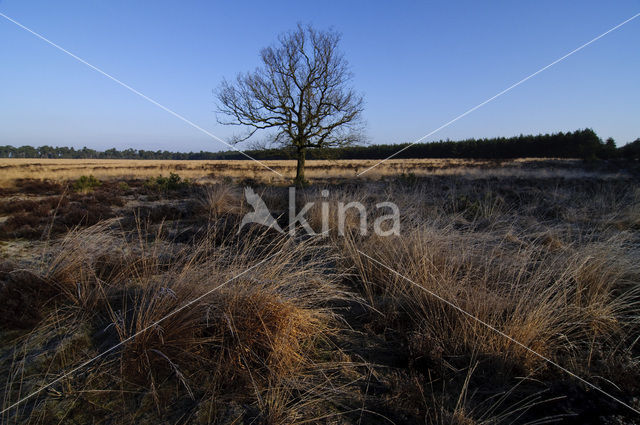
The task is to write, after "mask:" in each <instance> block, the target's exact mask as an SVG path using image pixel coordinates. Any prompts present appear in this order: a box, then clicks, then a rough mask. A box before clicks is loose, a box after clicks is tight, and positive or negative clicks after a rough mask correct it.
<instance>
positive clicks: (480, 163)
mask: <svg viewBox="0 0 640 425" xmlns="http://www.w3.org/2000/svg"><path fill="white" fill-rule="evenodd" d="M262 162H263V163H264V164H265V165H267V166H268V167H269V168H271V169H273V170H275V171H277V172H278V173H280V174H281V175H282V176H283V177H280V176H278V175H277V174H274V173H273V172H271V171H270V170H268V169H267V168H266V167H262V166H260V165H258V164H256V163H255V162H252V161H223V160H220V161H177V160H162V161H160V160H148V161H147V160H116V159H91V160H83V159H8V158H4V159H0V186H1V185H5V186H6V185H8V184H10V183H11V182H12V181H13V180H16V179H21V178H25V177H27V178H38V179H48V180H54V181H59V182H64V181H67V180H74V179H77V178H79V177H80V176H83V175H93V176H95V177H96V178H98V179H101V180H118V179H144V178H148V177H156V176H158V175H167V174H169V173H172V172H173V173H178V174H179V175H180V176H182V177H184V178H189V179H194V180H198V181H208V182H212V181H213V182H215V181H220V180H222V179H224V178H225V177H229V178H232V179H252V180H254V181H257V182H264V183H271V184H282V183H288V182H290V181H291V179H292V178H293V177H294V176H295V167H296V162H295V160H290V161H284V160H283V161H262ZM377 162H379V161H378V160H310V161H307V172H306V174H307V178H308V179H309V180H311V181H326V180H332V179H352V178H354V177H356V176H357V175H358V174H359V173H361V172H363V171H365V170H366V169H368V168H369V167H371V166H373V165H375V164H376V163H377ZM549 164H551V165H552V166H551V167H549ZM498 165H499V167H498ZM532 169H533V170H535V174H536V175H537V176H540V175H541V174H544V173H547V174H546V175H547V176H550V175H559V176H564V175H567V172H569V170H575V169H579V170H580V171H583V170H582V167H581V161H579V160H558V159H554V160H541V159H515V160H501V161H495V160H465V159H391V160H389V161H386V162H384V163H383V164H382V165H380V166H378V167H376V168H374V169H372V170H370V171H368V172H367V173H365V174H364V175H363V177H362V178H366V179H378V178H382V177H389V176H397V175H399V174H414V175H416V176H429V175H434V174H435V175H437V174H442V175H449V174H469V173H479V174H481V175H482V176H485V177H486V176H487V174H491V173H494V174H495V173H498V174H513V173H523V172H527V171H530V170H532Z"/></svg>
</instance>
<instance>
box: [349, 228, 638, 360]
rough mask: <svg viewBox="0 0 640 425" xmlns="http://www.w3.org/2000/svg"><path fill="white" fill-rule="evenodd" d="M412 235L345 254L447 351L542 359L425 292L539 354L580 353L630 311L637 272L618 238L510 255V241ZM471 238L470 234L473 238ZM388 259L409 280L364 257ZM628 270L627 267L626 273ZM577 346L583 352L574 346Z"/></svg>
mask: <svg viewBox="0 0 640 425" xmlns="http://www.w3.org/2000/svg"><path fill="white" fill-rule="evenodd" d="M409 234H410V235H411V236H409V237H407V236H405V237H403V238H397V239H395V240H392V241H387V243H385V244H383V243H381V241H379V240H376V239H375V238H371V239H369V240H367V241H365V242H364V243H360V244H359V245H356V244H355V243H353V242H352V243H349V244H348V245H347V248H346V249H347V253H348V254H349V255H350V256H351V258H353V261H354V264H355V265H356V267H357V270H358V274H359V275H360V276H361V277H362V281H363V283H364V285H365V286H364V288H363V289H364V291H365V293H366V294H367V296H368V299H369V300H370V302H372V303H373V304H374V305H376V303H377V300H379V299H380V295H383V296H384V297H385V298H387V299H388V298H391V299H395V300H397V301H396V307H395V308H397V309H400V311H396V312H395V314H399V313H400V312H402V313H405V314H407V315H408V317H409V318H410V319H411V320H412V321H413V322H414V323H415V324H414V326H416V327H417V329H418V335H424V336H423V337H424V338H425V340H426V341H430V343H431V344H437V345H438V346H439V349H440V350H443V351H445V352H448V353H468V352H472V351H474V350H479V351H480V352H481V353H485V354H487V355H490V356H497V357H500V358H502V359H503V360H504V361H505V362H508V363H510V364H513V365H517V366H518V367H520V368H522V369H523V370H524V371H529V372H533V371H534V370H536V368H538V367H541V366H542V367H546V366H547V365H546V364H545V361H544V360H542V359H541V358H539V357H538V356H536V355H534V354H533V353H531V352H530V351H527V350H525V349H524V348H522V347H521V346H518V345H517V344H514V343H513V342H512V341H509V340H508V339H506V338H504V337H502V336H500V335H499V334H497V333H495V332H494V331H492V330H491V329H489V328H488V327H486V326H484V325H482V324H481V323H478V322H476V321H473V320H470V319H469V318H468V317H465V316H464V315H462V314H460V313H459V312H457V311H455V309H452V308H451V306H448V305H447V304H446V303H444V302H443V301H441V300H438V299H437V298H436V297H434V296H433V295H432V294H436V295H437V296H439V297H442V298H443V299H444V300H446V301H448V302H451V303H452V304H454V305H456V306H458V307H460V308H461V309H462V310H464V311H466V312H468V313H470V314H471V315H473V316H475V317H477V318H479V319H481V320H482V321H484V322H486V323H488V324H490V325H491V326H494V327H495V328H497V329H499V330H501V331H503V332H505V333H506V334H507V335H509V336H510V337H512V338H514V339H515V340H517V341H519V342H521V343H522V344H524V345H526V346H527V347H529V348H531V349H532V350H533V351H536V352H537V353H539V354H541V355H543V356H545V357H549V358H557V357H558V356H568V361H569V364H572V365H575V364H576V363H577V364H582V365H585V364H586V363H585V362H586V361H588V359H587V358H581V356H584V355H586V354H588V353H590V352H592V351H593V350H594V349H595V346H594V344H596V343H597V341H602V342H606V341H608V340H609V339H612V338H616V337H619V336H620V335H621V333H622V330H623V328H624V327H625V323H628V322H629V318H630V316H631V315H632V314H633V304H632V300H633V297H634V296H637V287H635V285H634V284H633V282H635V281H637V280H635V279H637V277H638V276H639V275H638V274H637V273H638V270H635V268H633V267H632V265H631V264H630V263H628V261H627V260H625V259H624V258H620V255H621V252H622V251H621V249H620V248H616V245H617V246H620V245H619V243H620V242H619V241H607V242H605V243H603V244H593V245H591V244H587V245H586V246H584V247H571V248H566V249H564V250H561V251H560V252H557V250H556V251H548V250H547V248H546V247H545V246H544V245H534V244H532V245H530V246H529V247H527V248H524V249H520V250H519V251H518V252H517V253H516V255H513V254H511V253H510V252H509V250H508V246H506V245H501V244H500V243H498V244H495V245H494V244H492V243H491V241H482V240H477V239H475V240H474V239H471V238H469V237H466V236H465V235H464V234H462V235H460V234H458V235H455V234H454V235H446V234H444V233H443V232H439V231H434V230H429V229H415V230H413V231H411V232H409ZM476 237H477V236H476ZM358 250H361V251H363V252H364V253H366V254H367V255H370V256H371V257H373V258H375V259H376V260H378V261H380V262H381V263H383V264H387V265H390V267H392V268H393V269H394V270H397V271H398V272H399V273H402V275H404V276H406V277H407V278H409V279H411V280H412V281H413V282H414V283H415V285H414V284H412V283H410V282H408V281H407V280H406V279H403V278H401V277H399V276H398V275H395V274H393V273H392V272H390V271H389V270H386V269H384V268H383V267H381V266H379V265H377V264H376V263H375V262H373V261H371V260H369V259H368V258H366V257H365V256H363V255H362V254H360V253H359V252H358ZM632 270H634V271H632ZM578 347H580V349H578Z"/></svg>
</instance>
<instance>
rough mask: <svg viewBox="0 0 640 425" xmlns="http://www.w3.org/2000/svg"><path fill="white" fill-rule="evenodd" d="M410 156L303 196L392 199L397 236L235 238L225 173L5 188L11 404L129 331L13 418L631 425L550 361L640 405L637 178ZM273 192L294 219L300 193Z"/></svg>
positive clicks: (4, 332)
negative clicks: (292, 197)
mask: <svg viewBox="0 0 640 425" xmlns="http://www.w3.org/2000/svg"><path fill="white" fill-rule="evenodd" d="M397 164H398V165H395V164H394V163H391V164H385V166H386V167H388V168H387V169H386V170H385V171H384V172H382V173H380V174H378V175H377V177H383V176H384V175H385V173H388V175H389V176H390V177H389V178H386V179H380V180H375V181H366V180H363V181H359V182H356V181H354V180H343V181H336V180H333V178H332V177H331V176H327V177H326V178H325V180H324V181H323V182H322V183H317V184H315V185H312V186H310V187H308V188H305V189H301V190H300V193H299V199H297V204H298V205H297V207H298V209H300V208H301V207H302V205H304V204H305V203H306V202H311V201H319V200H322V201H325V202H327V203H328V204H329V205H330V208H331V211H334V206H335V204H336V203H337V202H340V201H356V200H357V201H359V202H361V203H363V204H364V205H366V206H371V205H374V204H375V203H377V202H380V201H385V200H393V201H394V202H395V203H396V204H398V206H399V207H400V210H401V220H402V223H401V233H400V235H396V236H389V237H380V236H376V235H375V234H372V233H371V232H369V233H367V234H365V235H362V234H360V233H359V232H358V226H359V217H358V215H357V213H356V211H355V210H353V211H352V213H353V214H350V215H348V216H347V218H346V223H345V224H344V228H345V232H344V233H345V235H344V236H342V235H340V234H339V232H338V231H337V229H338V227H339V223H338V219H337V217H336V216H335V214H332V215H330V217H329V221H330V222H329V228H330V230H329V232H328V235H327V236H326V237H320V236H316V237H307V236H305V237H296V238H290V237H289V236H288V235H282V234H280V233H278V232H277V231H275V230H267V229H266V228H265V227H262V226H260V225H254V226H247V227H245V228H243V230H242V231H241V232H240V233H238V226H239V223H240V221H241V219H242V217H243V215H244V213H245V212H247V208H248V207H247V205H245V204H244V198H243V196H242V187H241V186H240V185H238V184H237V183H234V182H233V181H231V180H230V179H226V180H225V181H218V182H216V183H211V182H200V183H194V182H188V183H187V184H185V182H184V179H182V178H180V175H178V174H170V175H169V177H160V178H156V177H154V178H153V182H152V183H150V182H149V181H145V180H144V177H146V176H144V177H143V178H141V179H138V180H135V179H133V180H127V181H126V183H125V182H124V181H122V180H120V181H119V180H117V179H109V180H104V181H103V182H102V185H100V186H96V187H95V188H94V190H93V191H91V192H88V193H80V192H76V191H69V190H66V189H65V186H64V185H63V184H56V183H51V182H46V181H27V180H23V181H16V182H15V183H14V186H13V187H6V188H4V191H3V196H4V199H3V200H2V203H0V214H1V215H2V216H3V217H4V219H3V220H2V221H0V235H1V236H2V239H3V242H2V243H3V245H2V255H3V257H4V261H3V262H2V263H0V299H2V300H3V305H2V308H1V309H0V376H2V380H3V386H2V387H0V392H1V393H2V400H3V402H2V409H3V410H4V409H6V408H8V407H9V406H11V405H12V403H15V402H16V401H18V400H20V399H21V398H22V397H24V396H26V395H28V394H30V393H31V392H32V391H34V390H36V389H38V388H39V387H41V386H42V385H45V384H47V383H49V382H51V381H53V380H54V379H55V378H56V377H58V376H61V375H62V374H63V373H65V372H68V371H70V370H73V369H74V368H75V367H77V366H79V365H81V364H82V363H83V362H85V361H86V360H87V359H90V358H92V357H93V356H95V355H97V354H99V353H103V352H105V350H107V349H109V348H110V347H113V346H114V345H116V344H120V345H119V346H118V347H117V348H116V349H114V350H113V351H111V352H109V353H107V354H105V355H104V356H102V357H100V358H98V359H96V360H95V362H93V363H92V364H90V365H87V366H86V367H84V368H81V369H80V370H78V371H77V372H75V373H73V374H72V375H70V376H68V377H65V378H64V379H62V380H60V381H59V382H57V383H56V384H55V385H53V386H51V387H50V388H48V389H47V390H46V391H43V392H41V393H39V394H37V395H36V396H34V397H33V398H31V399H29V400H28V401H26V402H24V403H23V404H21V405H20V406H18V407H15V408H11V409H9V410H7V411H6V412H4V413H3V414H2V415H0V422H2V423H8V424H27V423H29V424H32V423H33V424H40V423H42V424H48V423H105V424H106V423H111V424H125V423H126V424H128V423H133V422H135V423H154V424H155V423H196V424H198V423H219V424H237V423H261V424H294V423H319V424H359V423H373V424H386V423H396V424H418V423H421V424H422V423H427V424H507V423H509V424H510V423H620V424H627V423H628V424H631V423H634V421H636V420H637V418H636V417H635V416H634V413H633V412H632V411H631V410H629V409H627V408H625V407H624V406H622V405H620V404H618V403H616V402H615V401H613V400H611V399H610V398H608V397H606V396H604V395H602V394H600V393H598V392H597V391H594V390H593V389H591V388H589V387H588V386H586V385H584V384H583V383H582V382H580V381H579V380H576V379H574V378H572V377H571V376H570V375H568V374H566V373H564V372H562V371H560V370H559V369H558V368H556V367H555V366H553V365H551V364H549V363H548V362H547V361H546V360H544V359H542V358H541V357H539V356H538V355H537V354H540V355H542V356H544V357H545V358H547V359H550V360H552V361H554V362H556V363H558V364H559V365H561V366H562V367H564V368H566V369H568V370H570V371H572V372H574V373H576V374H577V375H579V376H581V377H583V378H584V379H587V380H588V381H590V382H592V383H593V384H594V385H597V386H598V387H600V388H602V389H603V390H605V391H607V392H608V393H610V394H612V395H614V396H615V397H616V398H618V399H620V400H622V401H624V402H625V403H628V404H630V405H631V406H634V407H635V408H640V405H639V402H638V400H639V397H640V386H639V385H638V382H640V369H639V368H638V365H639V362H640V345H639V344H638V335H640V309H639V305H640V267H639V266H638V265H639V264H640V261H639V260H640V245H639V244H640V233H639V232H640V185H639V184H638V179H637V178H636V177H635V176H634V173H635V171H634V170H633V169H630V168H627V169H613V168H607V167H608V166H604V165H603V166H599V167H595V168H593V167H592V166H591V165H589V164H584V163H581V162H575V163H574V162H560V161H558V162H553V161H547V162H533V163H530V162H507V163H504V164H495V163H482V162H478V163H475V164H474V165H473V166H471V165H470V164H467V163H463V164H465V165H464V166H462V167H461V166H459V164H461V163H454V162H452V163H447V165H446V166H445V165H443V164H442V163H440V164H438V163H433V162H432V163H430V164H432V165H433V168H431V169H429V170H425V168H424V167H425V163H424V162H422V163H419V162H418V164H421V167H418V166H416V167H415V168H411V164H412V163H411V162H410V161H409V162H405V163H404V164H402V163H401V162H398V163H397ZM434 164H435V165H434ZM456 164H458V165H456ZM345 166H346V165H345ZM355 166H356V167H357V166H359V165H357V164H356V165H355ZM329 171H330V170H329ZM85 173H86V171H85ZM351 173H353V171H351ZM403 173H404V174H403ZM310 174H311V173H310ZM156 176H157V172H156ZM243 177H246V175H245V176H243ZM316 179H318V180H319V179H320V178H319V177H316ZM263 181H264V180H263ZM123 183H124V184H123ZM125 184H126V187H125ZM183 189H184V190H183ZM187 189H188V190H187ZM323 190H328V191H329V194H328V195H323V194H322V193H323ZM256 191H257V192H259V193H260V195H261V197H262V199H263V200H264V202H265V203H266V204H267V205H268V207H269V208H270V210H271V211H272V212H273V215H274V217H277V218H278V220H280V221H282V222H281V225H282V227H285V226H286V224H287V222H286V220H287V217H286V212H287V208H288V189H287V187H284V186H278V185H262V186H259V187H258V188H257V189H256ZM320 208H321V204H320V203H319V202H318V203H316V205H315V206H314V207H313V208H311V209H310V210H309V212H308V214H307V217H308V220H309V223H310V224H311V226H312V227H313V228H314V229H315V230H316V231H319V230H320V227H321V224H322V223H321V222H322V220H321V217H320V212H321V211H320ZM374 210H375V209H373V208H372V211H374ZM370 221H371V219H370ZM20 238H21V239H20ZM17 247H19V248H17ZM378 262H379V263H378ZM381 264H382V265H386V266H387V267H388V268H387V267H385V266H382V265H381ZM392 270H395V271H397V272H398V273H400V274H401V275H402V276H404V277H406V278H403V277H401V276H400V275H398V274H397V273H395V272H394V271H392ZM241 273H242V274H241ZM407 278H408V279H407ZM187 303H191V304H189V306H188V307H186V308H183V309H180V308H181V307H183V306H185V305H186V304H187ZM453 306H457V307H460V308H461V309H463V310H464V311H466V312H468V313H470V314H471V315H473V316H474V317H476V318H478V319H480V320H482V321H483V322H484V323H485V324H488V325H490V326H491V327H493V328H494V329H495V330H499V331H500V332H503V333H504V334H506V335H507V336H509V337H511V338H513V339H514V340H517V341H519V342H521V343H522V344H524V345H526V346H527V347H529V348H531V349H532V350H533V351H535V353H534V352H532V351H529V350H527V349H525V348H524V347H522V346H520V345H518V344H516V343H514V342H513V340H509V339H508V338H505V337H504V336H503V335H500V334H499V333H497V332H495V330H492V329H491V328H489V327H487V326H485V325H484V324H482V323H480V322H478V321H475V320H473V319H471V318H470V317H469V316H466V315H464V314H461V313H460V311H458V310H457V309H456V308H454V307H453ZM176 309H180V310H178V311H177V312H176V313H174V314H171V315H170V316H169V317H167V318H166V319H163V318H164V317H166V316H167V315H168V314H170V313H172V312H174V311H176ZM134 335H135V337H133V336H134ZM536 353H537V354H536Z"/></svg>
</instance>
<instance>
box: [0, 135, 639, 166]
mask: <svg viewBox="0 0 640 425" xmlns="http://www.w3.org/2000/svg"><path fill="white" fill-rule="evenodd" d="M401 149H404V150H403V151H402V152H400V153H399V154H397V155H395V156H394V158H398V159H400V158H470V159H501V158H583V159H612V158H623V159H640V138H639V139H637V140H636V141H634V142H632V143H629V144H627V145H625V146H622V147H620V148H616V145H615V142H614V140H613V139H611V138H610V139H607V140H606V142H603V141H602V140H601V139H600V138H599V137H598V135H597V134H596V133H595V132H594V131H593V130H591V129H584V130H577V131H574V132H568V133H563V132H560V133H554V134H539V135H537V136H534V135H529V136H524V135H520V136H516V137H498V138H493V139H468V140H462V141H457V142H454V141H449V140H447V141H442V140H441V141H439V142H431V143H417V144H415V145H411V144H409V143H404V144H396V145H369V146H348V147H342V148H332V149H322V150H317V149H311V150H309V151H308V154H307V158H308V159H327V158H329V159H384V158H387V157H389V156H391V155H393V154H395V153H396V152H398V151H399V150H401ZM245 152H246V153H247V154H248V155H249V156H251V157H252V158H255V159H260V160H267V159H289V158H292V157H293V155H292V152H290V151H288V150H287V149H262V150H247V151H245ZM0 157H1V158H67V159H72V158H77V159H186V160H203V159H246V158H247V157H246V156H244V155H242V154H241V153H240V152H238V151H225V152H204V151H200V152H189V153H182V152H169V151H166V150H165V151H160V150H158V151H148V150H142V149H140V150H135V149H125V150H122V151H119V150H117V149H107V150H105V151H96V150H94V149H89V148H86V147H84V148H82V149H74V148H67V147H51V146H41V147H37V148H34V147H32V146H21V147H13V146H0Z"/></svg>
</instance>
